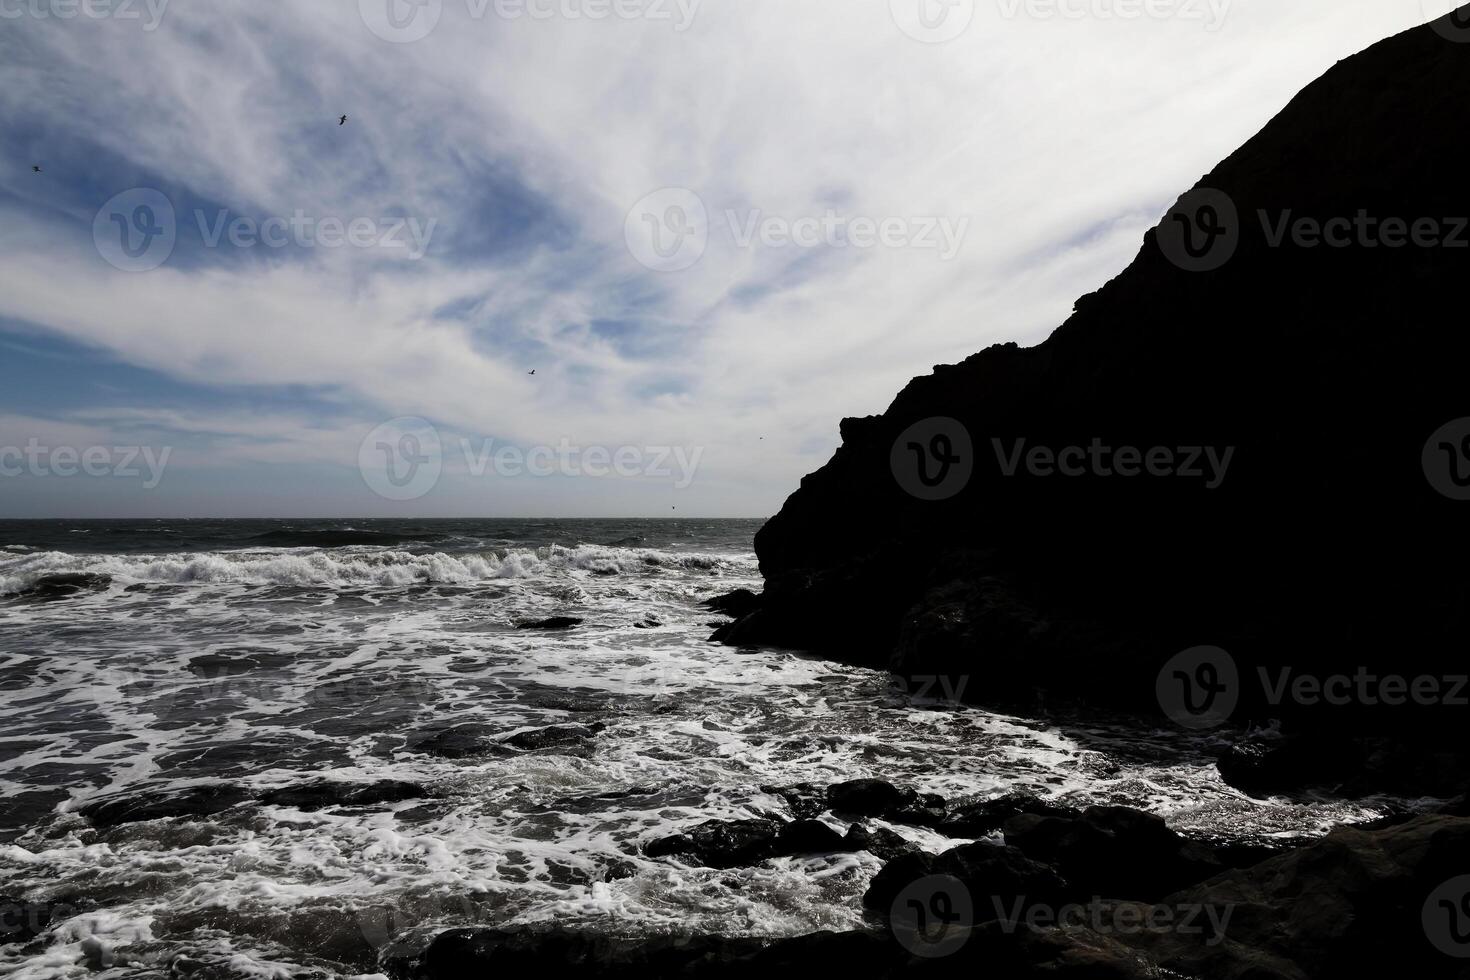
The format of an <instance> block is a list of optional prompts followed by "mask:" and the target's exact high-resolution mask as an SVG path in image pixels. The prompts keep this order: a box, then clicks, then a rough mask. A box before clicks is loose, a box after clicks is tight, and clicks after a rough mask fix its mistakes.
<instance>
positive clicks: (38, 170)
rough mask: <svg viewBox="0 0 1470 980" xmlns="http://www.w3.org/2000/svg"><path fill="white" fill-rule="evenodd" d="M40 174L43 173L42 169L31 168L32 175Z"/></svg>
mask: <svg viewBox="0 0 1470 980" xmlns="http://www.w3.org/2000/svg"><path fill="white" fill-rule="evenodd" d="M40 172H41V168H40V167H32V168H31V173H33V174H38V173H40Z"/></svg>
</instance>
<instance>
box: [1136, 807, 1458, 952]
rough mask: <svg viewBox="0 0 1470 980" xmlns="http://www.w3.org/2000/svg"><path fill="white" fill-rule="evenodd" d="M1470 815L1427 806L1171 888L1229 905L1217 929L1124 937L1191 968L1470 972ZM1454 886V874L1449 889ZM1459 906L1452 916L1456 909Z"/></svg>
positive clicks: (1174, 902) (1195, 900) (1176, 898)
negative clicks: (1468, 961)
mask: <svg viewBox="0 0 1470 980" xmlns="http://www.w3.org/2000/svg"><path fill="white" fill-rule="evenodd" d="M1466 874H1470V820H1465V819H1461V818H1456V817H1449V816H1443V815H1436V816H1426V817H1420V818H1417V819H1415V820H1411V821H1409V822H1408V823H1405V824H1400V825H1397V826H1394V827H1389V828H1386V829H1383V830H1378V831H1363V830H1358V829H1354V828H1348V827H1340V828H1338V829H1336V830H1334V831H1332V832H1331V833H1330V834H1328V835H1327V836H1326V837H1325V838H1322V839H1321V840H1317V841H1313V842H1311V843H1309V844H1306V845H1304V846H1302V847H1299V848H1296V849H1294V850H1291V851H1288V852H1286V853H1284V854H1281V855H1278V856H1276V857H1273V858H1270V859H1268V860H1266V861H1264V862H1262V863H1260V864H1258V865H1256V866H1254V867H1252V868H1249V869H1244V870H1231V871H1228V872H1225V873H1224V874H1221V875H1218V876H1216V877H1213V878H1210V879H1209V880H1207V881H1204V882H1201V883H1199V884H1195V885H1192V886H1190V887H1188V888H1185V889H1183V890H1181V891H1179V892H1176V893H1174V894H1172V895H1170V896H1169V897H1168V899H1167V901H1168V904H1169V905H1171V906H1199V907H1203V908H1208V909H1214V910H1216V912H1217V915H1216V918H1217V919H1219V918H1222V917H1223V916H1224V914H1225V913H1228V914H1229V917H1228V919H1227V920H1226V921H1225V923H1224V926H1223V934H1224V940H1225V941H1223V942H1222V941H1219V940H1218V939H1216V938H1215V930H1213V929H1207V930H1204V931H1202V932H1200V933H1192V932H1186V931H1183V930H1168V931H1163V932H1147V931H1141V932H1137V933H1135V934H1131V935H1121V936H1120V937H1119V938H1120V939H1121V940H1122V941H1124V942H1126V943H1128V944H1129V945H1130V946H1133V947H1134V948H1137V949H1139V950H1142V951H1144V952H1145V953H1147V954H1148V955H1149V956H1150V957H1152V958H1153V959H1154V960H1155V961H1156V962H1157V963H1158V964H1159V965H1160V966H1162V967H1165V968H1167V969H1170V970H1173V971H1175V972H1177V973H1180V974H1184V975H1187V976H1198V977H1205V978H1215V977H1222V978H1223V977H1252V978H1261V980H1275V978H1281V980H1286V978H1291V980H1301V978H1304V977H1333V976H1341V977H1349V976H1353V977H1414V978H1416V980H1417V978H1441V977H1442V978H1446V980H1448V978H1462V977H1464V976H1465V973H1464V963H1465V961H1464V959H1462V958H1460V957H1462V956H1463V954H1464V951H1465V949H1466V943H1465V942H1464V932H1463V929H1464V925H1465V920H1464V915H1463V908H1464V906H1463V899H1464V894H1465V889H1464V888H1463V887H1456V886H1455V881H1454V880H1455V879H1456V878H1458V877H1459V876H1462V875H1466ZM1446 886H1449V887H1448V889H1447V890H1446ZM1452 916H1453V917H1452Z"/></svg>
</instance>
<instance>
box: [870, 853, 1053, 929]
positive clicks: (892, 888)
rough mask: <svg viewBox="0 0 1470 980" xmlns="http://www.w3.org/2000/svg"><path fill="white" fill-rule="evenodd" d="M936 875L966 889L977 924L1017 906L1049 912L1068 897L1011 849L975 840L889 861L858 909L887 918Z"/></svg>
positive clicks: (1038, 866)
mask: <svg viewBox="0 0 1470 980" xmlns="http://www.w3.org/2000/svg"><path fill="white" fill-rule="evenodd" d="M937 875H948V876H951V877H953V878H956V879H958V880H959V881H960V882H961V883H963V884H964V885H965V887H966V888H967V889H969V892H970V898H971V901H972V903H973V906H974V912H975V917H976V921H982V922H983V921H985V920H986V919H987V918H995V917H997V916H998V915H999V914H1000V912H999V911H998V910H1005V909H1011V908H1013V907H1014V906H1015V904H1016V903H1017V902H1018V901H1019V902H1021V903H1022V904H1023V906H1029V905H1034V904H1038V903H1039V904H1045V905H1050V906H1053V907H1054V906H1055V905H1056V904H1057V903H1059V902H1061V901H1062V900H1063V899H1065V898H1066V897H1067V896H1068V894H1069V893H1070V888H1069V886H1068V884H1067V882H1066V881H1065V880H1064V879H1063V878H1062V877H1061V876H1060V875H1058V874H1057V873H1056V871H1054V870H1053V869H1052V868H1050V867H1048V866H1047V865H1045V864H1042V863H1040V862H1038V861H1033V860H1032V859H1031V858H1029V857H1027V856H1026V855H1025V854H1022V853H1021V852H1020V851H1019V850H1017V849H1016V848H1014V847H1005V846H1002V845H999V844H991V843H988V842H985V841H977V842H976V843H974V844H964V845H962V846H960V847H956V848H953V849H951V850H948V851H945V852H944V853H943V854H939V855H934V854H929V853H927V852H919V853H916V854H905V855H902V856H900V857H898V858H895V859H894V860H892V861H889V862H888V864H886V865H884V866H883V870H881V871H879V872H878V873H877V874H876V875H874V877H873V880H872V882H871V883H869V885H868V890H867V892H866V893H864V895H863V906H864V907H865V908H868V909H870V910H872V911H873V912H876V913H878V914H879V915H883V916H886V915H888V914H889V912H890V911H891V910H892V908H893V903H894V901H895V900H897V898H898V897H899V895H900V894H902V892H903V891H904V889H905V888H907V887H908V886H909V885H911V884H912V883H914V882H916V881H920V880H921V879H924V878H930V877H934V876H937Z"/></svg>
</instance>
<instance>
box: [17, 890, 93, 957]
mask: <svg viewBox="0 0 1470 980" xmlns="http://www.w3.org/2000/svg"><path fill="white" fill-rule="evenodd" d="M81 912H82V905H81V903H80V902H79V901H78V900H75V899H71V898H59V899H45V900H42V899H29V900H28V899H24V898H14V897H12V896H9V895H0V946H8V945H10V944H12V943H28V942H30V941H31V940H32V939H35V938H36V937H37V936H39V935H41V934H42V933H44V932H45V931H46V930H47V929H50V928H51V926H52V925H53V924H55V923H58V922H64V921H65V920H67V919H70V918H71V917H72V916H75V915H78V914H80V913H81Z"/></svg>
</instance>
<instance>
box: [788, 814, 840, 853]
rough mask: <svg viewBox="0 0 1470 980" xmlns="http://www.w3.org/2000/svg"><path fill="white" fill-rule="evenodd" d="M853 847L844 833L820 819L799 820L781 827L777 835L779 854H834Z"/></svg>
mask: <svg viewBox="0 0 1470 980" xmlns="http://www.w3.org/2000/svg"><path fill="white" fill-rule="evenodd" d="M850 850H852V847H851V846H850V845H849V843H848V841H847V840H846V838H845V837H844V835H842V834H839V833H838V832H837V831H835V830H833V829H832V828H831V827H829V826H827V825H826V824H824V823H822V821H820V820H797V821H795V822H794V823H788V824H786V825H785V826H783V827H782V828H781V832H780V833H779V834H777V835H776V853H777V854H778V855H782V856H785V855H799V854H832V853H836V852H838V851H850Z"/></svg>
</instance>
